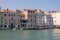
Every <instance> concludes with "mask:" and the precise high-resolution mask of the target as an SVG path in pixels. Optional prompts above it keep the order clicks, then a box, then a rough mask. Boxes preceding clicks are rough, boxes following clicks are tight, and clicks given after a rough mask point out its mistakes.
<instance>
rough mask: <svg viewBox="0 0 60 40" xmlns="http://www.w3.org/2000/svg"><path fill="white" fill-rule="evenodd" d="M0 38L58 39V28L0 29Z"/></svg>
mask: <svg viewBox="0 0 60 40" xmlns="http://www.w3.org/2000/svg"><path fill="white" fill-rule="evenodd" d="M0 40H60V29H47V30H21V31H20V30H19V31H6V30H5V31H2V30H1V31H0Z"/></svg>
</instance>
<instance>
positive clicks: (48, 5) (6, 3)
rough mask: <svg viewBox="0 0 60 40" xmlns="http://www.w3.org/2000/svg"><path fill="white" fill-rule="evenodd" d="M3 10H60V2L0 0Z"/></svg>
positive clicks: (59, 0) (47, 0)
mask: <svg viewBox="0 0 60 40" xmlns="http://www.w3.org/2000/svg"><path fill="white" fill-rule="evenodd" d="M0 7H1V8H2V9H7V8H9V9H11V10H15V9H19V10H23V9H28V8H31V9H41V10H43V11H52V10H60V0H0Z"/></svg>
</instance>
